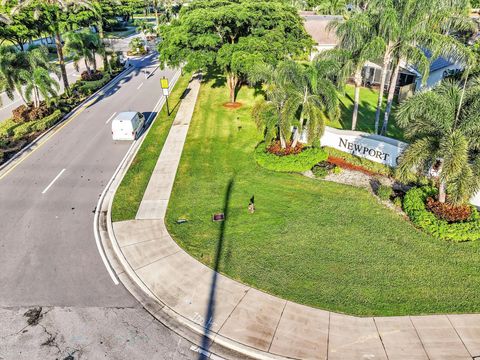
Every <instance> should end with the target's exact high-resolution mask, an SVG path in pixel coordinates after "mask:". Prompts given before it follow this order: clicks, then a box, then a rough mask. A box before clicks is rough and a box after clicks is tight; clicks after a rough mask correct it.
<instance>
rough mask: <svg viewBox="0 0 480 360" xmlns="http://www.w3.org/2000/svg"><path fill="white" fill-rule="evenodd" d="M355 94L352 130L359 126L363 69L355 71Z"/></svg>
mask: <svg viewBox="0 0 480 360" xmlns="http://www.w3.org/2000/svg"><path fill="white" fill-rule="evenodd" d="M354 81H355V95H354V102H353V114H352V130H355V129H356V128H357V120H358V106H359V103H360V87H361V86H362V69H357V71H355V79H354Z"/></svg>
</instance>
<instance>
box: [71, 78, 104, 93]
mask: <svg viewBox="0 0 480 360" xmlns="http://www.w3.org/2000/svg"><path fill="white" fill-rule="evenodd" d="M109 81H110V75H108V74H105V75H104V76H103V77H102V78H101V79H100V80H96V81H80V82H78V83H77V84H78V85H76V87H75V88H76V89H77V90H78V92H79V93H80V94H82V95H87V96H88V95H91V94H93V93H94V92H95V91H97V90H98V89H100V88H101V87H102V86H104V85H105V84H106V83H108V82H109Z"/></svg>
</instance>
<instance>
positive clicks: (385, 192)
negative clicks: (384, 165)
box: [377, 184, 393, 201]
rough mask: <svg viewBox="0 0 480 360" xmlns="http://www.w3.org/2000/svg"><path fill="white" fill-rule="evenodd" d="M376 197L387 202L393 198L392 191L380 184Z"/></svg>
mask: <svg viewBox="0 0 480 360" xmlns="http://www.w3.org/2000/svg"><path fill="white" fill-rule="evenodd" d="M377 196H378V197H379V198H380V199H381V200H383V201H389V200H390V198H391V197H392V196H393V189H392V188H391V187H390V186H388V185H382V184H380V185H379V186H378V189H377Z"/></svg>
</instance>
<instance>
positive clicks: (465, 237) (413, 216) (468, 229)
mask: <svg viewBox="0 0 480 360" xmlns="http://www.w3.org/2000/svg"><path fill="white" fill-rule="evenodd" d="M436 195H437V189H436V188H434V187H430V186H425V187H417V188H413V189H411V190H409V191H408V192H407V194H406V195H405V198H404V200H403V209H404V211H405V212H406V213H407V215H408V216H409V218H410V220H411V221H412V222H413V223H414V224H415V225H416V226H417V227H419V228H420V229H422V230H424V231H425V232H427V233H429V234H431V235H433V236H434V237H436V238H439V239H443V240H451V241H455V242H462V241H474V240H479V239H480V215H479V213H478V211H477V209H475V208H474V207H473V206H472V207H471V216H470V218H469V219H468V221H466V222H459V223H458V222H457V223H449V222H448V221H446V220H442V219H439V218H437V217H436V216H435V214H433V213H432V212H430V211H428V209H427V207H426V205H425V203H426V201H427V199H428V198H429V197H435V196H436Z"/></svg>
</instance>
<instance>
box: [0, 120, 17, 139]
mask: <svg viewBox="0 0 480 360" xmlns="http://www.w3.org/2000/svg"><path fill="white" fill-rule="evenodd" d="M20 125H21V124H20V123H17V122H16V121H14V120H13V119H7V120H4V121H2V122H0V138H7V137H10V136H12V135H13V130H14V129H15V128H16V127H17V126H20Z"/></svg>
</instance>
